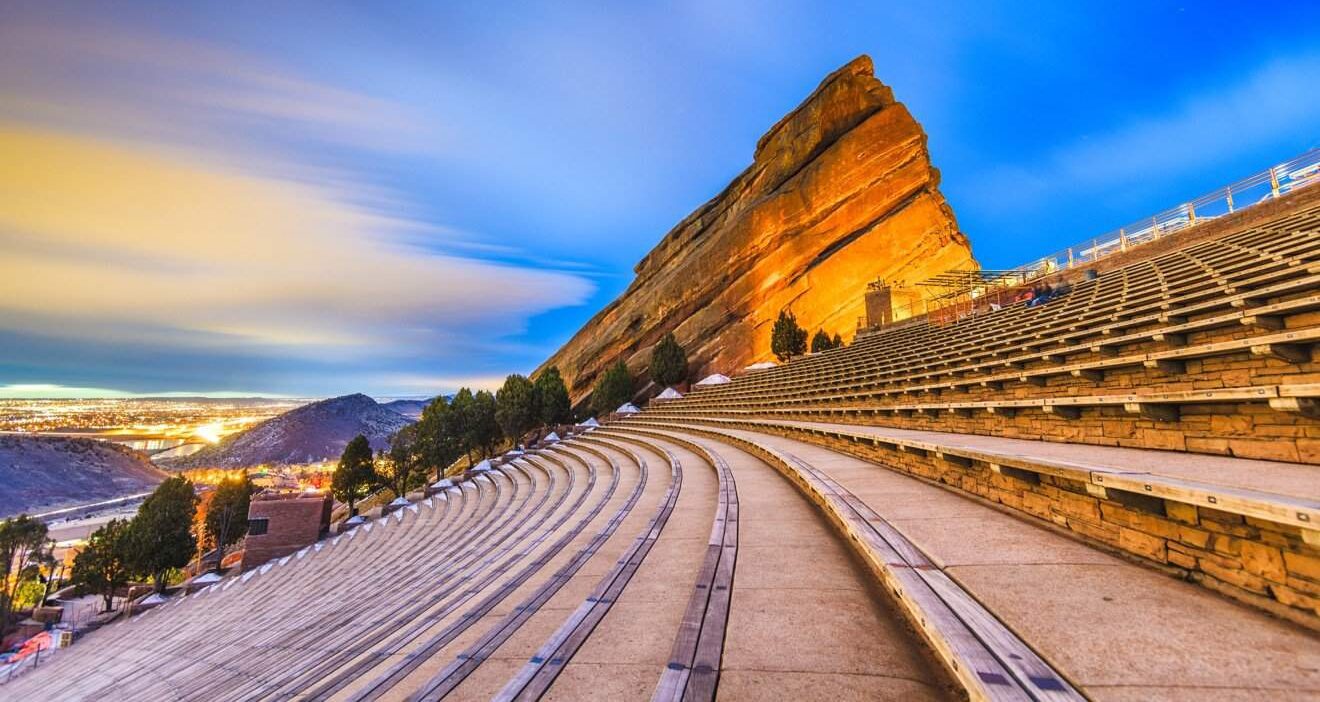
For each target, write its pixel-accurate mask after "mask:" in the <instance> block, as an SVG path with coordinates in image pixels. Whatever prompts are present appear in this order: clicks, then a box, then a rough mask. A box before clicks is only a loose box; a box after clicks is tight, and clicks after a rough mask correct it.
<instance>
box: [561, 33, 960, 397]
mask: <svg viewBox="0 0 1320 702" xmlns="http://www.w3.org/2000/svg"><path fill="white" fill-rule="evenodd" d="M938 186H939V172H938V171H937V170H935V169H934V168H933V167H931V164H930V158H929V154H928V153H927V151H926V135H925V132H923V131H922V129H921V126H920V125H919V124H917V122H916V120H914V119H913V118H912V115H911V114H909V113H908V111H907V108H905V107H904V106H903V105H902V103H898V102H895V101H894V96H893V92H892V91H891V90H890V89H889V88H888V87H887V86H885V85H884V84H883V83H881V82H880V81H878V80H876V79H875V77H874V76H873V67H872V65H871V59H870V58H869V57H867V56H861V57H859V58H857V59H854V60H853V61H852V62H851V63H849V64H848V65H846V66H844V67H843V68H840V69H839V70H837V71H835V72H834V73H832V74H830V75H829V76H828V77H827V78H826V79H825V80H824V81H823V82H822V83H821V84H820V87H818V88H816V90H815V92H813V93H812V94H811V95H810V96H808V97H807V99H806V100H805V101H804V102H803V103H802V104H801V105H799V106H798V107H797V109H795V110H793V111H792V112H790V113H789V114H788V115H787V116H786V117H784V118H783V119H781V120H780V121H779V123H778V124H776V125H775V126H773V127H771V128H770V131H768V132H767V133H766V134H765V136H763V137H761V139H760V141H759V142H758V143H757V145H756V154H755V157H754V159H753V161H752V165H751V166H750V167H749V168H748V169H747V170H745V171H743V173H742V174H741V175H739V176H738V177H737V178H735V179H734V180H733V182H732V183H730V184H729V186H728V187H726V188H725V189H724V192H722V193H720V194H719V195H717V196H716V197H715V198H714V199H713V200H711V201H710V202H707V203H706V204H704V205H702V206H701V207H700V208H698V209H697V210H696V211H695V212H693V213H692V214H690V215H688V216H687V218H686V219H684V220H683V221H682V222H679V224H678V226H676V227H674V229H673V230H672V231H670V232H669V233H668V234H666V235H665V237H664V239H663V240H661V241H660V243H659V245H657V246H656V247H655V249H653V250H652V251H651V252H650V253H649V254H647V255H646V257H645V258H643V259H642V261H641V262H640V263H638V264H637V267H636V273H637V278H636V279H635V280H634V281H633V283H632V285H630V286H629V287H628V289H627V291H625V292H624V293H623V294H622V295H621V296H620V297H619V298H618V299H616V300H615V301H614V302H612V303H610V304H609V305H608V306H607V307H606V308H605V309H603V310H601V311H600V313H598V314H597V315H596V316H595V317H593V318H592V319H591V321H589V322H588V323H587V324H586V326H584V327H583V328H582V329H581V330H579V331H578V333H577V334H576V335H575V336H574V337H573V338H572V339H571V340H570V341H569V342H568V343H567V344H566V345H565V346H564V347H563V348H562V349H560V350H559V351H558V352H557V353H555V355H554V356H552V357H551V358H550V359H549V360H548V361H547V365H549V364H554V365H557V366H559V368H560V370H561V371H562V372H563V374H564V376H565V379H566V380H567V382H568V384H569V389H570V392H571V393H572V395H573V398H574V401H578V400H581V399H582V398H584V397H585V396H586V395H587V394H588V393H589V392H590V389H591V386H592V384H593V383H594V382H595V378H596V375H597V374H598V373H599V372H600V371H602V370H603V369H604V368H606V367H608V366H609V365H610V364H613V363H614V362H615V361H616V360H617V359H619V358H623V359H625V360H626V361H627V363H628V366H629V368H631V369H633V371H634V372H635V373H637V374H638V375H641V374H643V373H644V372H645V367H646V364H647V362H648V359H649V354H650V348H651V345H652V344H654V343H655V342H657V341H659V339H660V338H661V337H662V336H663V335H664V334H665V333H666V332H669V331H673V332H674V334H675V336H676V337H677V338H678V341H679V342H680V343H681V344H683V346H684V347H685V348H686V349H687V351H688V356H689V358H690V359H691V361H692V364H693V373H694V374H696V375H697V376H698V377H700V376H701V375H704V374H705V373H708V372H723V373H729V372H732V371H736V370H738V369H741V368H742V367H744V366H746V365H748V364H750V363H754V362H757V361H763V360H767V359H768V358H770V356H771V354H770V327H771V325H772V324H773V323H774V319H775V317H776V316H777V315H778V314H779V311H780V310H781V309H783V308H789V309H791V310H792V311H793V312H794V313H795V314H796V315H797V318H798V321H799V323H801V324H802V325H803V326H804V327H806V328H807V329H808V330H809V331H812V332H814V331H815V330H816V329H817V328H823V329H825V331H827V332H829V333H831V334H833V333H835V332H839V333H841V334H843V335H844V336H845V337H850V336H851V335H852V333H853V331H854V330H855V329H856V327H857V320H858V318H859V317H861V316H863V315H864V305H863V295H864V294H865V290H866V284H867V283H868V282H871V281H874V280H875V279H876V278H884V279H885V280H886V281H888V282H890V283H891V284H892V285H896V286H897V288H896V290H895V293H896V294H895V298H896V302H895V304H896V305H902V304H905V303H906V302H908V301H911V300H913V299H916V298H917V297H919V296H920V294H921V289H920V288H916V287H915V286H914V284H915V283H916V282H917V281H920V280H923V279H925V278H928V277H930V276H932V275H935V274H937V273H941V272H944V271H947V270H953V269H969V268H975V267H976V266H977V264H976V261H975V259H973V258H972V251H971V245H970V244H969V243H968V241H967V238H966V237H965V236H963V235H962V233H960V232H959V231H958V227H957V224H956V222H955V221H954V216H953V211H952V210H950V208H949V206H948V204H947V203H946V202H945V201H944V196H943V195H941V194H940V191H939V188H938Z"/></svg>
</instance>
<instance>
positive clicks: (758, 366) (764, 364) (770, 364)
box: [743, 361, 779, 371]
mask: <svg viewBox="0 0 1320 702" xmlns="http://www.w3.org/2000/svg"><path fill="white" fill-rule="evenodd" d="M778 365H779V364H778V363H775V362H774V361H761V362H760V363H753V364H752V365H750V366H747V367H746V368H744V369H743V370H749V371H758V370H769V369H771V368H775V367H777V366H778Z"/></svg>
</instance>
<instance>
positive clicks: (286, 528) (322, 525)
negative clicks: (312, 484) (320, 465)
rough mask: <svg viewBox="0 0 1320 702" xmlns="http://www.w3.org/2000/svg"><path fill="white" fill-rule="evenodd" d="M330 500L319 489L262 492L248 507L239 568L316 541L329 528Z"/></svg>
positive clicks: (248, 567)
mask: <svg viewBox="0 0 1320 702" xmlns="http://www.w3.org/2000/svg"><path fill="white" fill-rule="evenodd" d="M333 504H334V501H333V500H331V499H330V496H329V495H327V494H320V493H306V492H297V493H275V492H263V493H261V494H258V495H254V496H253V497H252V504H251V506H250V507H248V533H247V539H246V540H245V543H244V548H243V568H242V569H243V570H250V569H252V568H255V567H256V566H259V565H261V564H263V563H265V562H266V561H269V560H271V559H272V558H281V557H283V556H287V555H289V554H291V553H294V552H295V551H297V550H298V549H301V548H303V547H305V546H310V545H311V544H314V543H316V542H317V541H318V540H319V539H320V538H321V537H323V536H325V535H326V534H327V533H328V532H329V531H330V510H331V507H332V506H333Z"/></svg>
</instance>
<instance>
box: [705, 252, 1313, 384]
mask: <svg viewBox="0 0 1320 702" xmlns="http://www.w3.org/2000/svg"><path fill="white" fill-rule="evenodd" d="M1317 283H1320V276H1318V277H1314V278H1311V279H1308V280H1306V281H1305V284H1306V285H1307V286H1309V287H1313V286H1314V285H1316V284H1317ZM1283 292H1285V290H1284V289H1281V288H1279V287H1276V288H1274V289H1271V290H1269V291H1263V292H1262V294H1274V293H1283ZM1250 295H1251V294H1250V293H1242V294H1240V295H1239V296H1236V298H1235V297H1230V298H1228V299H1226V300H1225V301H1221V302H1217V303H1211V304H1201V305H1197V306H1195V307H1194V308H1193V307H1189V308H1185V309H1183V310H1180V313H1181V315H1191V314H1195V313H1202V312H1206V311H1208V310H1209V309H1210V308H1211V307H1223V302H1227V303H1228V305H1230V306H1232V305H1234V303H1236V302H1238V301H1239V300H1241V301H1243V302H1249V301H1250V299H1251V298H1250ZM1242 306H1243V307H1246V306H1248V305H1247V304H1243V305H1242ZM1170 317H1171V316H1168V315H1164V314H1160V315H1151V316H1149V317H1148V318H1145V319H1143V320H1140V321H1142V322H1146V323H1160V322H1161V321H1166V322H1167V321H1169V320H1170ZM1118 326H1120V325H1114V327H1118ZM1102 331H1103V329H1102ZM1076 336H1083V335H1076ZM1068 337H1069V335H1063V336H1061V337H1060V340H1061V341H1066V340H1067V338H1068ZM991 353H994V352H991ZM1040 355H1048V352H1041V353H1040V354H1038V356H1040ZM991 358H994V356H991ZM821 381H823V382H828V381H829V379H828V378H824V379H821ZM864 382H870V381H868V380H865V379H864V380H857V381H853V384H860V383H864ZM726 394H727V393H726ZM699 397H702V398H705V397H711V396H699ZM712 399H713V398H712Z"/></svg>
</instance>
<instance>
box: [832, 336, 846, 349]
mask: <svg viewBox="0 0 1320 702" xmlns="http://www.w3.org/2000/svg"><path fill="white" fill-rule="evenodd" d="M830 346H831V347H833V348H836V349H841V348H843V337H842V336H839V333H838V332H834V340H833V341H831V342H830Z"/></svg>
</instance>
